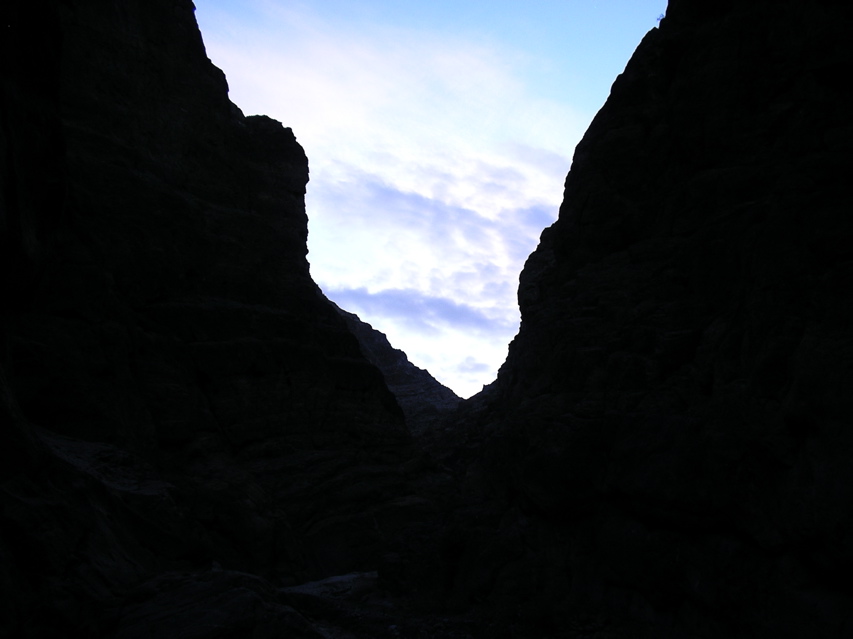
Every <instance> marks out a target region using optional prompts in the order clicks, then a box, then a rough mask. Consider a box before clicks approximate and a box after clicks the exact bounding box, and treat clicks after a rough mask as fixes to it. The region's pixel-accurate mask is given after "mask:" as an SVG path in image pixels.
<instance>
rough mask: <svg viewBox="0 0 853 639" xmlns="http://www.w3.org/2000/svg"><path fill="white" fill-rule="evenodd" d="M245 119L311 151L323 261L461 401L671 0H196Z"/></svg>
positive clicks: (331, 289) (331, 282)
mask: <svg viewBox="0 0 853 639" xmlns="http://www.w3.org/2000/svg"><path fill="white" fill-rule="evenodd" d="M195 4H196V18H197V20H198V22H199V26H200V28H201V32H202V36H203V38H204V42H205V47H206V49H207V54H208V57H209V58H210V59H211V60H212V61H213V63H214V64H215V65H216V66H218V67H219V68H221V69H222V70H223V71H224V72H225V74H226V77H227V78H228V84H229V89H230V93H229V95H230V98H231V100H232V101H233V102H234V103H235V104H236V105H237V106H239V107H240V108H241V109H242V110H243V112H244V113H245V114H246V115H253V114H264V115H268V116H270V117H272V118H275V119H276V120H279V121H280V122H282V123H283V124H284V126H287V127H291V128H292V129H293V132H294V134H295V135H296V139H297V140H298V141H299V142H300V144H301V145H302V146H303V148H304V149H305V152H306V154H307V155H308V160H309V169H310V176H311V178H310V182H309V184H308V192H307V195H306V207H307V212H308V220H309V222H308V233H309V234H308V249H309V254H308V260H309V262H310V264H311V274H312V276H313V278H314V280H315V281H316V282H317V283H318V284H319V285H320V287H321V288H322V290H323V291H324V292H325V293H326V295H327V296H328V297H329V298H330V299H332V300H333V301H334V302H336V303H337V304H338V305H339V306H341V307H342V308H344V309H346V310H348V311H350V312H353V313H356V314H357V315H359V317H361V319H362V320H364V321H366V322H368V323H370V324H371V325H372V326H373V327H374V328H376V329H378V330H380V331H382V332H383V333H385V334H386V335H387V336H388V339H389V340H390V341H391V343H392V344H393V345H394V346H395V347H396V348H400V349H402V350H403V351H405V352H406V354H407V355H408V357H409V359H410V361H412V362H413V363H414V364H415V365H417V366H419V367H421V368H425V369H427V370H429V371H430V373H432V375H433V376H434V377H436V378H437V379H438V380H439V381H440V382H442V383H443V384H444V385H446V386H448V387H450V388H451V389H453V390H454V391H455V392H456V393H457V394H458V395H459V396H461V397H469V396H471V395H473V394H475V393H477V392H479V391H480V390H481V389H482V387H483V386H484V385H486V384H489V383H490V382H492V381H493V380H494V379H495V377H496V375H497V371H498V368H499V367H500V365H501V364H502V363H503V361H504V359H505V358H506V354H507V347H508V344H509V342H510V341H511V340H512V338H513V337H514V336H515V334H516V333H517V332H518V326H519V311H518V304H517V300H516V291H517V287H518V275H519V273H520V272H521V269H522V267H523V265H524V261H525V260H526V258H527V256H528V255H529V254H530V253H531V252H532V251H533V250H534V249H535V248H536V246H537V244H538V241H539V235H540V234H541V232H542V230H543V229H544V228H546V227H547V226H549V225H550V224H552V223H553V222H554V221H555V220H556V217H557V210H558V208H559V205H560V202H561V201H562V196H563V183H564V181H565V177H566V173H567V172H568V170H569V168H570V166H571V158H572V154H573V152H574V147H575V146H576V145H577V143H578V142H579V141H580V138H581V137H582V135H583V133H584V131H585V130H586V128H587V126H588V125H589V123H590V121H591V120H592V118H593V116H594V115H595V113H596V112H597V111H598V109H599V108H601V106H602V105H603V104H604V101H605V100H606V99H607V96H608V94H609V92H610V86H611V84H612V83H613V81H614V80H615V78H616V76H617V75H618V74H619V73H621V72H622V70H623V69H624V67H625V64H626V63H627V61H628V59H629V58H630V57H631V54H632V53H633V51H634V49H635V48H636V47H637V45H638V44H639V42H640V40H641V39H642V38H643V36H644V35H645V33H646V32H647V31H649V30H650V29H653V28H655V27H656V26H657V21H658V17H659V16H660V15H661V14H663V13H665V11H666V0H560V1H557V0H551V1H547V2H544V1H543V2H540V1H537V0H525V1H521V0H453V1H452V2H450V1H445V0H304V1H298V0H293V1H287V0H195Z"/></svg>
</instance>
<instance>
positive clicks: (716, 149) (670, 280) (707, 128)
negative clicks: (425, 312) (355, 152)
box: [456, 0, 853, 637]
mask: <svg viewBox="0 0 853 639" xmlns="http://www.w3.org/2000/svg"><path fill="white" fill-rule="evenodd" d="M804 18H805V19H804ZM852 26H853V24H851V12H850V9H849V7H848V6H847V5H844V4H842V3H837V2H821V3H814V4H807V5H806V4H804V3H799V2H792V3H784V4H779V3H771V2H753V3H735V2H713V3H712V2H702V1H690V0H680V1H678V2H671V3H670V8H669V10H668V12H667V17H666V18H665V19H664V20H663V22H662V24H661V26H660V28H659V29H657V30H653V31H652V32H650V33H649V34H648V35H647V36H646V38H645V39H644V40H643V42H642V44H641V45H640V46H639V48H638V49H637V51H636V53H635V55H634V56H633V58H632V60H631V61H630V63H629V64H628V66H627V68H626V70H625V72H624V73H623V74H622V75H621V76H620V77H619V78H617V80H616V81H615V83H614V84H613V89H612V93H611V96H610V98H609V99H608V101H607V103H606V104H605V106H604V107H603V108H602V109H601V111H600V112H599V113H598V115H597V116H596V118H595V120H594V121H593V123H592V125H591V126H590V128H589V131H588V132H587V133H586V135H585V137H584V138H583V141H582V142H581V143H580V144H579V145H578V147H577V150H576V153H575V157H574V163H573V167H572V170H571V173H570V174H569V176H568V178H567V180H566V189H565V199H564V202H563V205H562V207H561V209H560V216H559V220H558V221H557V222H556V223H555V224H554V225H553V226H552V227H551V228H549V229H547V230H546V231H545V232H544V233H543V235H542V238H541V242H540V245H539V247H538V248H537V250H536V252H535V253H534V254H533V255H531V256H530V258H529V259H528V261H527V264H526V266H525V268H524V272H523V274H522V276H521V281H520V286H519V301H520V305H521V312H522V325H521V330H520V333H519V335H518V336H517V338H516V339H515V341H514V342H513V344H512V345H511V348H510V352H509V357H508V359H507V361H506V363H505V364H504V366H503V368H502V369H501V372H500V375H499V377H498V382H497V386H498V389H497V397H498V399H497V400H495V401H494V402H493V403H492V404H491V408H490V411H491V412H490V413H489V415H488V416H487V417H485V418H483V419H481V420H480V421H479V422H478V427H479V428H480V429H481V430H483V431H484V432H485V434H484V435H483V437H484V438H485V444H484V445H483V446H482V447H481V448H480V450H479V455H480V457H481V458H484V459H486V460H487V463H486V470H485V471H484V472H483V473H481V477H480V480H479V481H482V482H485V483H486V485H488V486H489V487H490V490H491V491H492V493H493V494H494V493H498V494H499V495H500V497H499V498H497V499H496V501H495V502H494V504H495V506H494V508H495V511H494V515H493V516H492V517H491V519H489V518H488V517H484V518H482V519H481V520H480V522H479V524H477V523H476V522H475V520H473V519H472V518H470V517H469V518H468V520H466V521H467V523H466V524H465V525H466V526H467V530H468V533H467V534H468V538H467V540H463V541H460V545H461V546H460V549H459V550H458V555H459V556H461V559H460V560H459V562H460V563H458V565H459V566H460V568H459V571H460V572H459V574H458V576H457V579H456V588H457V592H456V596H459V597H468V598H475V597H479V598H483V597H488V598H491V601H492V603H493V605H494V607H495V609H496V611H498V614H500V613H501V612H503V613H504V614H506V616H507V617H508V620H507V621H506V622H504V623H501V624H500V625H501V626H502V627H503V628H504V629H506V628H507V627H509V626H510V625H511V624H512V623H519V624H521V626H519V627H522V626H523V627H526V628H528V631H529V632H530V633H531V636H551V635H552V634H553V635H558V636H564V635H565V636H576V635H575V634H572V633H573V632H574V633H577V636H632V637H636V636H653V637H662V636H667V637H670V636H671V637H688V636H689V637H694V636H695V637H699V636H702V637H706V636H707V637H741V636H743V637H758V636H761V637H763V636H772V637H788V636H790V637H796V636H804V635H808V636H811V637H839V636H845V635H849V634H851V633H853V625H851V624H853V621H851V618H850V616H849V610H850V609H851V606H852V605H853V597H851V592H850V589H849V587H848V586H847V585H846V580H847V576H848V575H849V571H850V568H851V565H853V535H851V534H850V533H851V531H853V507H851V504H853V465H851V464H850V463H849V460H848V458H849V457H850V455H851V453H853V430H851V417H853V392H851V391H853V368H851V365H850V363H851V361H853V360H851V358H853V350H851V349H853V341H851V339H850V327H851V325H853V225H851V222H850V194H849V173H848V169H847V168H846V167H847V164H848V162H847V161H846V158H847V157H848V156H849V155H850V153H851V143H853V135H851V134H853V126H851V121H850V107H851V92H850V82H849V78H850V77H853V76H851V72H853V44H851V40H850V38H849V36H848V35H847V34H848V33H849V30H850V28H851V27H852ZM513 513H514V514H513ZM498 515H501V516H500V517H499V516H498ZM508 609H512V612H511V613H507V612H506V611H507V610H508ZM537 624H538V626H537ZM531 628H538V629H537V630H530V629H531ZM507 632H509V631H507ZM518 632H519V636H526V635H524V634H523V633H522V632H521V631H520V630H519V631H518ZM584 633H587V634H584ZM510 634H511V633H510Z"/></svg>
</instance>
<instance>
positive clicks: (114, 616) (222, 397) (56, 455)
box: [0, 0, 432, 637]
mask: <svg viewBox="0 0 853 639" xmlns="http://www.w3.org/2000/svg"><path fill="white" fill-rule="evenodd" d="M2 18H3V20H2V23H0V24H2V30H3V38H2V55H3V58H2V65H3V66H2V71H3V76H2V80H3V85H2V88H3V95H2V100H3V101H2V139H0V142H2V153H0V162H2V165H0V168H2V195H3V201H2V202H3V209H2V224H3V228H2V233H3V235H2V239H1V240H0V241H2V249H3V254H2V259H3V260H4V263H3V276H2V277H3V279H2V285H3V291H2V295H3V304H2V306H3V311H2V312H3V324H2V331H3V335H2V337H3V341H2V346H3V349H2V354H0V355H2V362H0V364H2V369H1V370H0V372H2V373H3V374H2V375H0V384H1V385H0V391H2V393H0V398H2V402H1V403H0V415H2V418H3V423H2V441H0V455H2V461H3V467H2V469H0V482H2V484H0V504H2V506H1V507H0V588H2V592H3V597H2V600H3V602H2V604H0V605H2V608H0V634H2V635H3V636H6V635H7V634H8V635H9V636H70V635H71V634H78V633H80V632H84V633H86V634H91V635H92V636H113V635H115V636H122V637H125V636H127V637H130V636H142V635H145V636H149V635H148V634H146V632H148V633H154V634H158V636H177V634H180V633H181V632H183V631H184V630H185V629H186V628H189V627H190V625H192V624H195V625H196V630H197V632H200V633H201V634H200V635H199V636H207V635H204V632H207V631H203V630H204V626H203V624H201V625H199V624H200V620H201V619H203V618H205V616H208V617H209V616H211V615H212V616H213V617H216V619H217V620H218V621H217V622H216V623H217V624H218V625H216V624H215V625H214V626H211V628H213V629H215V628H231V629H232V630H233V632H236V633H237V634H238V635H239V633H240V632H241V631H240V628H243V629H244V630H245V629H246V628H248V630H246V631H247V632H249V633H250V634H251V632H252V631H253V629H257V628H262V629H265V630H264V631H265V632H273V634H275V633H278V634H282V636H283V634H288V633H291V632H297V630H296V629H298V628H302V630H299V632H304V633H305V634H299V635H298V636H318V635H317V634H316V632H315V631H310V624H308V622H307V621H305V620H304V619H303V618H301V617H300V615H298V613H295V611H293V610H292V609H290V608H287V606H285V605H284V604H283V603H282V599H281V598H280V597H279V595H277V594H276V593H275V592H274V591H273V590H272V589H271V586H270V583H273V582H274V583H275V584H279V585H281V584H290V583H296V582H299V581H304V580H305V579H310V578H315V577H323V576H326V575H332V574H340V573H345V572H347V571H350V570H371V569H375V567H376V565H377V563H378V561H379V560H380V555H381V553H382V548H383V547H384V545H383V544H384V543H385V542H384V540H385V538H386V537H388V536H390V535H393V534H395V533H396V531H398V530H400V529H401V528H404V527H405V526H406V525H407V524H408V523H409V522H411V521H413V520H417V521H421V520H424V519H428V518H429V517H430V516H431V515H430V513H431V512H432V509H431V507H430V505H429V504H428V503H427V501H425V500H423V499H419V498H416V497H414V496H413V495H412V489H411V487H410V486H409V476H408V475H407V474H406V472H405V471H404V470H401V468H400V466H401V464H402V463H403V462H405V461H407V460H408V459H409V458H410V456H411V439H410V437H409V435H408V433H407V432H406V429H405V425H404V422H403V414H402V412H401V410H400V408H399V406H398V405H397V403H396V401H395V399H394V397H393V395H392V394H391V393H390V392H389V391H388V389H387V387H386V385H385V383H384V381H383V378H382V375H381V373H380V372H379V371H378V370H377V369H376V368H375V367H374V366H373V365H371V364H370V363H369V362H367V361H366V360H365V359H364V357H363V356H362V355H361V352H360V350H359V346H358V343H357V340H356V339H355V338H354V336H353V335H352V334H351V333H350V332H349V331H348V330H347V328H346V325H345V322H344V320H343V319H342V318H341V317H340V316H339V315H338V313H337V311H336V309H335V307H334V306H333V305H332V304H331V303H329V302H328V300H326V299H325V297H324V296H323V295H322V294H321V292H320V291H319V289H318V288H317V286H316V285H315V284H314V282H313V281H312V280H311V278H310V276H309V273H308V263H307V260H306V253H307V247H306V235H307V230H306V228H307V227H306V224H307V220H306V215H305V208H304V193H305V184H306V182H307V180H308V164H307V160H306V158H305V155H304V153H303V151H302V148H301V147H300V146H299V144H298V143H297V142H296V140H295V138H294V136H293V133H292V132H291V131H290V129H287V128H284V127H282V126H281V125H280V124H279V123H277V122H275V121H273V120H271V119H269V118H266V117H244V116H243V114H242V113H241V112H240V111H239V109H237V107H235V106H234V105H233V104H232V103H231V102H230V101H229V100H228V97H227V85H226V82H225V78H224V76H223V74H222V73H221V71H219V70H218V69H217V68H216V67H214V66H213V65H212V64H211V63H210V61H209V60H208V59H207V56H206V55H205V51H204V47H203V45H202V41H201V37H200V34H199V32H198V28H197V26H196V23H195V19H194V16H193V5H192V3H191V2H190V1H189V0H156V1H154V0H96V1H90V0H86V1H85V2H84V1H79V2H78V1H75V0H70V1H64V2H50V1H47V2H41V3H31V2H28V1H25V0H21V1H20V2H18V1H15V2H9V3H4V8H3V15H2ZM212 568H215V570H212ZM234 571H243V572H249V573H254V574H255V575H259V576H261V577H266V578H269V579H271V580H273V581H272V582H270V583H267V582H264V581H263V580H262V579H260V578H258V577H251V578H250V577H248V576H246V575H244V576H243V577H237V576H235V575H236V573H235V572H234ZM166 601H170V602H171V603H170V604H169V605H171V606H173V608H172V610H177V609H183V610H184V611H185V612H183V613H181V614H177V613H176V614H170V613H168V612H167V611H165V610H164V609H163V605H164V604H163V602H166ZM223 601H228V602H231V603H229V604H228V605H225V604H222V603H221V602H223ZM182 615H183V616H182ZM182 624H184V625H183V626H182ZM300 624H301V625H300ZM184 626H186V628H185V627H184ZM182 628H183V629H182ZM306 628H307V630H306ZM209 632H211V633H212V632H213V630H211V629H209ZM223 632H224V630H223ZM170 633H172V634H170ZM194 636H195V635H194ZM210 636H213V635H210ZM229 636H230V635H229ZM235 636H236V635H235ZM239 636H243V635H239ZM294 636H297V635H294Z"/></svg>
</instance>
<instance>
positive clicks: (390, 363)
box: [338, 308, 460, 435]
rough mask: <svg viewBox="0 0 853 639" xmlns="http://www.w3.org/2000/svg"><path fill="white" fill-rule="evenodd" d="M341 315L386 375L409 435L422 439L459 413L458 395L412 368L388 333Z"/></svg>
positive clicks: (371, 360)
mask: <svg viewBox="0 0 853 639" xmlns="http://www.w3.org/2000/svg"><path fill="white" fill-rule="evenodd" d="M338 312H339V313H340V314H341V316H342V317H343V318H344V320H346V323H347V327H348V328H349V329H350V331H352V334H353V335H355V336H356V338H357V339H358V344H359V346H360V347H361V352H362V353H363V354H364V357H365V358H366V359H367V361H369V362H370V363H371V364H373V365H374V366H376V368H378V369H379V370H380V371H382V376H383V377H384V378H385V383H386V384H387V385H388V389H389V390H390V391H391V392H392V393H393V394H394V397H396V398H397V403H399V404H400V408H402V409H403V413H404V414H405V416H406V425H407V426H408V427H409V432H411V433H412V434H413V435H422V434H424V433H425V432H426V431H428V430H430V429H432V428H435V427H436V426H438V425H439V424H440V423H441V421H442V419H443V418H444V417H446V416H447V415H448V414H450V413H452V412H453V411H454V410H455V409H456V407H457V406H458V405H459V402H460V399H459V397H458V396H457V395H456V393H454V392H453V391H452V390H450V389H449V388H447V387H446V386H444V385H442V384H441V383H440V382H438V381H437V380H436V379H435V378H434V377H433V376H432V375H430V373H429V371H426V370H424V369H422V368H418V367H417V366H415V365H414V364H412V363H411V362H410V361H409V358H408V357H407V356H406V354H405V353H404V352H403V351H401V350H400V349H398V348H394V347H393V346H391V344H390V342H388V337H387V336H386V335H385V334H384V333H382V332H381V331H377V330H376V329H375V328H373V327H372V326H371V325H370V324H368V323H366V322H363V321H362V320H361V319H360V318H359V317H358V315H356V314H355V313H349V312H347V311H345V310H343V309H341V308H338Z"/></svg>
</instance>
